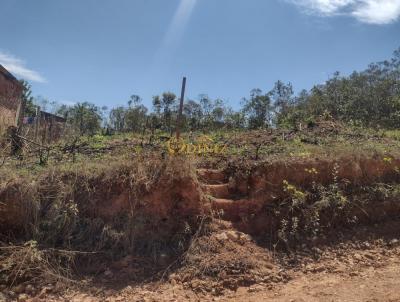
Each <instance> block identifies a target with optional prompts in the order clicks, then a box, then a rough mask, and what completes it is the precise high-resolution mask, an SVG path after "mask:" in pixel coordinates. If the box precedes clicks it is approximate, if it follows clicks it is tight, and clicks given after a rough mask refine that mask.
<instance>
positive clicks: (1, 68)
mask: <svg viewBox="0 0 400 302" xmlns="http://www.w3.org/2000/svg"><path fill="white" fill-rule="evenodd" d="M0 73H1V74H2V75H4V77H5V78H6V79H8V80H9V81H11V82H13V83H14V84H16V85H18V86H20V87H21V88H22V84H21V83H20V81H18V80H17V78H16V77H14V76H13V75H12V74H11V72H9V71H8V70H7V69H5V68H4V66H3V65H1V64H0Z"/></svg>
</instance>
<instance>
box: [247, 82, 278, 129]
mask: <svg viewBox="0 0 400 302" xmlns="http://www.w3.org/2000/svg"><path fill="white" fill-rule="evenodd" d="M243 102H244V107H243V112H244V114H245V116H246V117H247V120H248V126H249V128H250V129H257V128H267V127H268V126H269V125H270V121H271V113H272V112H271V111H272V106H271V99H270V97H269V95H268V94H263V92H262V90H261V89H253V90H252V91H251V92H250V98H249V99H246V98H244V99H243Z"/></svg>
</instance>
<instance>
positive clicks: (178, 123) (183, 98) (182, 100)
mask: <svg viewBox="0 0 400 302" xmlns="http://www.w3.org/2000/svg"><path fill="white" fill-rule="evenodd" d="M185 90H186V77H183V80H182V90H181V102H180V104H179V113H178V120H177V125H176V139H177V140H179V138H180V136H181V127H182V113H183V102H184V100H185Z"/></svg>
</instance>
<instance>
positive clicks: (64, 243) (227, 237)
mask: <svg viewBox="0 0 400 302" xmlns="http://www.w3.org/2000/svg"><path fill="white" fill-rule="evenodd" d="M399 167H400V160H399V159H398V158H395V157H393V156H389V155H385V156H379V155H377V156H375V157H361V156H358V157H357V156H353V157H348V156H347V157H342V158H336V159H312V160H311V159H302V160H299V159H297V160H288V161H279V162H273V163H258V164H257V165H254V166H252V167H249V168H247V169H244V168H243V166H239V167H236V166H234V165H230V166H229V167H228V168H227V169H226V170H224V171H213V172H212V171H211V170H206V171H202V172H201V173H198V174H199V175H198V176H196V173H195V169H194V167H193V166H191V164H190V163H189V162H188V160H187V159H184V158H171V159H167V160H161V159H156V160H155V159H153V160H145V159H143V160H141V161H137V162H134V163H129V164H126V163H124V164H121V163H120V164H113V165H109V166H104V167H102V168H101V169H100V168H97V169H95V170H94V171H93V170H90V169H81V168H79V169H72V168H71V169H68V170H66V169H64V170H61V169H59V170H57V169H51V170H48V171H46V172H45V173H43V174H42V176H40V177H38V178H37V179H35V180H34V181H33V180H28V179H25V178H21V177H19V178H10V179H9V180H8V181H5V182H3V183H2V184H1V187H0V234H1V240H0V241H3V242H4V241H7V242H24V241H27V240H34V241H35V242H37V243H38V244H39V245H41V246H42V247H51V248H57V249H66V250H75V251H86V252H100V254H90V255H89V256H87V255H85V257H86V258H90V260H91V261H92V260H93V258H98V259H97V260H96V261H97V262H95V263H97V267H96V270H94V271H93V272H96V273H99V272H104V271H106V267H105V266H104V267H102V266H101V267H99V265H98V263H99V261H105V260H111V261H114V262H115V261H116V260H120V261H119V262H118V263H122V264H121V265H120V266H116V267H117V268H116V269H118V267H121V266H123V267H127V264H126V263H129V265H128V266H129V267H131V266H132V263H136V266H135V269H136V271H135V272H134V273H133V275H132V276H133V277H132V276H131V275H129V276H130V277H129V278H131V277H132V278H136V279H141V278H146V277H147V276H149V275H152V274H153V273H154V272H155V271H157V270H158V269H160V268H165V267H170V265H171V264H172V263H174V264H175V265H176V264H178V263H181V264H182V265H183V269H181V271H183V273H182V274H183V275H185V276H186V277H182V278H183V279H184V280H190V278H192V276H196V277H199V276H201V275H202V274H206V275H207V276H209V277H211V278H214V277H215V276H218V278H220V279H221V278H222V279H223V277H221V276H222V275H221V274H223V273H224V272H225V273H224V274H226V270H227V267H228V266H229V267H230V268H231V271H232V272H231V276H233V277H232V278H233V279H237V278H236V277H237V276H239V275H240V276H242V277H243V276H245V275H246V272H248V271H256V270H257V267H258V268H260V267H263V269H262V270H260V269H259V270H258V271H257V272H256V273H254V272H252V273H251V278H250V279H248V278H247V277H246V278H242V281H241V282H242V284H249V283H251V282H258V281H257V280H259V278H264V277H263V276H264V275H265V272H264V271H265V270H270V266H271V264H270V260H269V259H270V257H269V255H268V253H267V254H266V256H265V257H266V259H265V261H264V260H263V263H264V264H263V265H260V263H257V261H254V259H253V258H254V257H253V254H254V253H255V252H256V253H259V254H260V255H262V254H263V253H264V252H263V251H264V249H263V248H261V247H260V246H263V244H261V245H260V244H258V243H259V242H260V241H253V239H252V238H251V237H246V236H247V235H246V236H244V237H243V235H244V234H242V233H238V232H236V231H237V230H239V231H241V232H244V233H248V234H251V235H255V237H254V238H257V236H259V237H262V238H263V240H270V242H272V241H273V242H274V244H275V243H277V242H278V243H279V242H280V243H284V244H285V245H289V244H291V243H296V242H298V241H299V240H300V239H304V238H305V239H311V240H314V239H315V238H317V239H318V238H320V235H324V234H326V233H328V232H329V231H331V230H334V229H336V228H338V227H346V226H352V225H356V224H360V223H375V222H378V221H381V220H389V219H390V218H393V217H399V215H400V186H399V183H400V173H399ZM225 182H226V183H225ZM213 194H214V195H219V196H214V197H216V198H213V197H212V196H213ZM209 195H211V196H209ZM221 196H223V197H225V198H221ZM226 197H231V199H227V198H226ZM211 210H213V211H211ZM209 214H213V215H212V216H214V217H217V218H222V219H223V220H227V221H228V222H227V223H228V224H227V226H224V228H223V229H222V230H221V228H217V229H216V230H213V228H212V224H209V226H206V225H207V223H208V221H210V220H209V219H205V218H204V217H209V216H210V215H209ZM222 222H223V221H222ZM223 223H225V222H223ZM200 227H201V232H200V231H199V228H200ZM232 231H233V232H232ZM231 237H232V238H233V239H232V238H231ZM243 238H244V239H243ZM227 242H231V243H232V242H233V243H232V246H229V244H227ZM285 245H283V246H285ZM238 251H240V252H238ZM212 255H218V257H213V256H212ZM126 257H128V258H126ZM129 257H130V258H129ZM137 257H144V258H141V259H146V260H145V263H146V266H145V265H143V264H142V263H144V262H140V261H139V262H140V263H141V264H140V265H139V266H137V263H139V262H138V260H137V259H139V258H137ZM235 257H236V258H235ZM121 259H122V260H121ZM129 259H130V260H129ZM177 259H180V261H179V262H178V261H176V260H177ZM232 259H235V261H233V262H232V261H231V260H232ZM259 259H262V257H261V256H260V257H259ZM121 261H122V262H121ZM125 262H126V263H125ZM221 263H222V264H221ZM185 265H186V267H185ZM83 267H85V266H83ZM271 267H272V266H271ZM14 268H15V267H14ZM170 268H171V267H170ZM11 270H13V266H11ZM15 271H16V270H15V269H14V272H15ZM254 275H256V276H257V278H258V279H257V278H254ZM10 276H11V274H10ZM278 277H279V278H284V276H280V275H279V276H278ZM278 277H277V278H278ZM224 278H225V277H224ZM249 280H250V281H249ZM0 281H1V282H9V281H10V280H5V281H4V280H0Z"/></svg>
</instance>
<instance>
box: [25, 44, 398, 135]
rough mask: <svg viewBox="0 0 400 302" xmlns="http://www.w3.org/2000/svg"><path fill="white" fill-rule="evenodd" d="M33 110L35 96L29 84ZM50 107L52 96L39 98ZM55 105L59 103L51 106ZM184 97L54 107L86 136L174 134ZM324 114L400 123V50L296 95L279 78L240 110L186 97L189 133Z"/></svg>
mask: <svg viewBox="0 0 400 302" xmlns="http://www.w3.org/2000/svg"><path fill="white" fill-rule="evenodd" d="M24 85H25V87H26V89H25V93H24V98H25V101H26V102H27V104H28V105H27V108H29V110H31V111H32V110H33V109H32V106H31V105H32V104H33V103H34V102H35V100H34V99H33V98H32V96H31V92H30V87H29V85H28V84H27V83H24ZM36 102H39V103H40V102H42V103H43V102H44V103H45V105H46V104H47V105H49V102H48V101H47V103H46V100H43V99H42V100H40V99H39V100H36ZM50 105H53V106H54V104H51V103H50ZM178 106H179V100H178V98H177V96H176V95H175V94H174V93H172V92H165V93H163V94H161V95H157V96H154V97H153V99H152V108H151V110H149V108H147V107H146V106H144V105H143V102H142V99H141V97H140V96H138V95H132V96H131V97H130V99H129V100H128V101H127V103H126V105H125V106H118V107H115V108H111V109H108V108H106V107H98V106H96V105H95V104H91V103H88V102H83V103H77V104H75V105H72V106H67V105H61V106H57V107H56V108H54V107H53V112H54V113H56V114H58V115H61V116H64V117H65V118H66V119H67V121H68V123H69V124H70V125H71V127H73V128H75V129H76V130H77V131H78V132H79V133H80V134H82V135H93V134H96V133H98V132H100V131H103V132H108V133H113V132H114V133H115V132H118V133H120V132H142V131H145V130H148V129H150V130H151V131H153V132H154V131H156V130H162V131H164V132H167V133H172V132H173V131H174V130H175V127H176V120H177V114H178ZM322 115H329V116H331V117H332V118H334V119H336V120H339V121H342V122H345V123H350V124H352V125H357V126H365V127H378V128H388V129H395V128H399V127H400V48H399V49H398V50H396V51H395V52H394V54H393V56H392V58H391V59H389V60H385V61H383V62H378V63H372V64H370V65H369V66H368V68H367V69H365V70H364V71H361V72H356V71H355V72H353V73H352V74H350V75H348V76H344V75H341V74H340V73H339V72H335V73H334V74H333V76H332V77H331V78H330V79H329V80H328V81H326V82H325V83H324V84H320V85H316V86H314V87H313V88H311V89H310V90H302V91H301V92H300V93H298V94H297V95H295V93H294V90H293V87H292V85H291V83H284V82H282V81H277V82H276V83H275V84H274V86H273V87H272V89H270V90H268V91H266V92H264V91H262V90H261V89H258V88H257V89H253V90H251V92H250V95H249V96H248V97H245V98H243V99H242V100H241V107H240V109H238V110H234V109H233V108H232V107H230V106H228V105H227V104H226V103H225V102H224V101H223V100H221V99H211V98H209V97H208V96H207V95H205V94H203V95H200V96H199V97H198V99H196V100H185V103H184V108H183V121H182V127H183V130H185V131H212V130H217V129H227V130H229V129H266V128H269V127H282V128H293V127H297V126H298V125H299V124H300V123H303V124H304V123H311V122H313V121H315V120H316V119H317V118H318V117H320V116H322Z"/></svg>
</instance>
